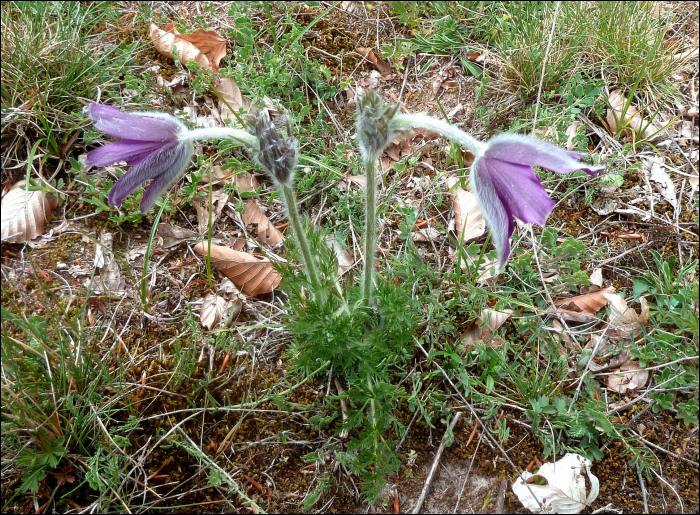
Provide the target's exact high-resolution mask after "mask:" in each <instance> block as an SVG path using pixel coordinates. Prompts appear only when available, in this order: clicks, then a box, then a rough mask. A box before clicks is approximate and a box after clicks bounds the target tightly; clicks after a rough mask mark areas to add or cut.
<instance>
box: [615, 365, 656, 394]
mask: <svg viewBox="0 0 700 515" xmlns="http://www.w3.org/2000/svg"><path fill="white" fill-rule="evenodd" d="M648 380H649V371H648V370H646V369H643V368H641V367H640V366H639V363H638V362H637V361H629V362H627V363H625V364H624V365H622V366H621V367H620V368H619V369H618V370H617V373H615V374H612V375H609V376H608V379H607V388H608V390H610V391H611V392H616V393H619V394H621V395H624V394H625V393H627V392H628V391H629V390H639V389H640V388H641V387H642V386H644V385H645V384H646V383H647V381H648Z"/></svg>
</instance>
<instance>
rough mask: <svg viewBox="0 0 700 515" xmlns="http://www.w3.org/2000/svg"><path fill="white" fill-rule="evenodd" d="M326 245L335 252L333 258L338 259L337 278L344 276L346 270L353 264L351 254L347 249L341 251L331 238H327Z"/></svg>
mask: <svg viewBox="0 0 700 515" xmlns="http://www.w3.org/2000/svg"><path fill="white" fill-rule="evenodd" d="M328 243H329V244H330V246H331V247H332V248H333V250H334V251H335V257H336V258H337V259H338V277H341V276H342V275H344V274H346V273H347V271H348V270H350V269H351V268H352V265H354V264H355V260H354V259H353V256H352V253H351V252H350V250H349V249H343V247H342V246H341V245H340V243H338V240H336V239H335V238H334V237H333V236H329V237H328Z"/></svg>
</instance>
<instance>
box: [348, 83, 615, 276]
mask: <svg viewBox="0 0 700 515" xmlns="http://www.w3.org/2000/svg"><path fill="white" fill-rule="evenodd" d="M356 125H357V138H358V143H359V146H360V151H361V152H362V154H363V156H364V157H365V159H368V158H369V159H372V160H373V159H375V158H376V157H378V156H379V155H380V154H381V152H382V150H384V148H386V147H387V146H388V145H389V143H390V142H391V139H392V138H393V137H394V136H395V135H396V134H397V133H399V132H400V131H401V130H405V129H408V128H412V127H422V128H424V129H429V130H432V131H435V132H437V133H439V134H442V135H443V136H445V137H447V138H450V139H452V140H454V141H455V142H457V143H459V144H460V145H463V146H465V147H466V148H467V149H468V150H469V151H470V152H472V153H473V154H474V163H473V164H472V167H471V178H470V182H471V186H472V192H473V193H474V194H475V195H476V197H477V199H478V201H479V204H480V205H481V208H482V211H483V213H484V218H485V219H486V221H487V222H488V225H489V230H490V232H491V236H492V238H493V242H494V246H495V247H496V250H497V251H498V257H499V267H502V266H503V265H504V264H505V262H506V261H507V260H508V256H509V255H510V237H511V235H512V234H513V230H514V223H513V216H516V217H518V218H519V219H521V220H522V221H524V222H528V223H536V224H539V225H543V224H544V222H545V220H546V219H547V217H548V216H549V214H550V213H551V212H552V209H554V205H555V202H554V201H553V200H552V199H551V198H550V197H549V195H548V194H547V192H546V191H545V189H544V187H543V186H542V184H541V183H540V180H539V179H538V178H537V175H535V171H534V170H533V168H532V167H533V166H537V167H540V168H546V169H547V170H551V171H552V172H556V173H563V174H566V173H571V172H575V171H577V170H583V171H585V172H586V173H588V174H589V175H595V174H597V173H599V172H601V171H602V170H604V169H605V166H594V165H589V164H586V163H584V162H582V161H579V159H580V158H582V157H584V154H577V153H575V152H568V151H566V150H562V149H560V148H559V147H556V146H554V145H552V144H550V143H545V142H544V141H540V140H538V139H535V138H530V137H527V136H523V135H520V134H500V135H498V136H494V137H493V138H491V139H490V140H489V141H487V142H486V143H481V142H480V141H478V140H476V139H474V138H473V137H472V136H471V135H469V134H467V133H466V132H464V131H462V130H461V129H460V128H459V127H457V126H455V125H452V124H450V123H447V122H445V121H443V120H439V119H437V118H433V117H430V116H427V115H424V114H404V113H399V112H397V107H396V106H393V107H390V106H388V105H386V104H384V102H383V101H382V100H381V98H380V97H379V95H378V94H376V93H375V92H370V91H368V92H366V93H365V95H364V96H363V97H361V98H360V100H359V101H358V105H357V123H356Z"/></svg>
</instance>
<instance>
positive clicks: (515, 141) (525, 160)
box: [485, 134, 605, 175]
mask: <svg viewBox="0 0 700 515" xmlns="http://www.w3.org/2000/svg"><path fill="white" fill-rule="evenodd" d="M487 145H488V148H487V149H486V152H485V156H487V157H489V158H496V159H500V160H502V161H507V162H509V163H514V164H518V165H523V166H539V167H541V168H546V169H547V170H551V171H553V172H556V173H571V172H575V171H577V170H583V171H584V172H586V173H587V174H589V175H595V174H597V173H599V172H601V171H603V170H604V169H605V166H595V165H589V164H586V163H582V162H581V161H578V160H577V159H576V158H577V157H583V155H582V154H577V153H576V152H567V151H566V150H562V149H560V148H559V147H557V146H555V145H552V144H550V143H546V142H544V141H540V140H538V139H535V138H529V137H527V136H523V135H522V134H499V135H498V136H495V137H493V138H491V139H490V140H489V141H488V143H487Z"/></svg>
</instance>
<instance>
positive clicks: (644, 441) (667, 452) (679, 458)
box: [627, 429, 700, 467]
mask: <svg viewBox="0 0 700 515" xmlns="http://www.w3.org/2000/svg"><path fill="white" fill-rule="evenodd" d="M627 431H629V432H630V433H632V434H633V435H636V436H637V438H639V441H640V442H642V443H645V444H646V445H648V446H649V447H653V448H654V449H656V450H658V451H661V452H663V453H666V454H668V455H669V456H671V457H672V458H675V459H677V460H681V461H685V462H686V463H688V464H690V465H692V466H694V467H698V466H700V464H699V463H698V462H697V461H693V460H689V459H688V458H684V457H683V456H680V455H678V454H676V453H675V452H671V451H669V450H668V449H664V448H663V447H661V446H659V445H656V444H655V443H652V442H650V441H649V440H647V439H646V438H643V437H642V436H641V435H640V434H639V433H637V432H636V431H635V430H634V429H628V430H627Z"/></svg>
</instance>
